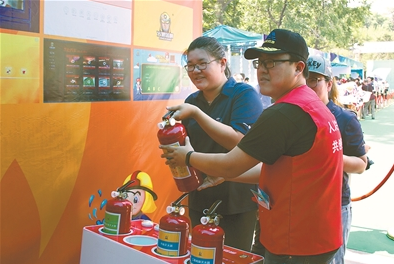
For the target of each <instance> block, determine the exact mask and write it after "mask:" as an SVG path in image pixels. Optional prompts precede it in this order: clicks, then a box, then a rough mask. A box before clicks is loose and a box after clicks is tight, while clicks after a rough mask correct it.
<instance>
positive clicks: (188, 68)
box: [184, 59, 219, 72]
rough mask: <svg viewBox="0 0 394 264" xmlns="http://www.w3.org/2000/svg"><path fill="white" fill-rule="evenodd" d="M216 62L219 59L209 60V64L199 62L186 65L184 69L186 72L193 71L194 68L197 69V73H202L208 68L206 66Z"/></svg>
mask: <svg viewBox="0 0 394 264" xmlns="http://www.w3.org/2000/svg"><path fill="white" fill-rule="evenodd" d="M218 60H219V59H214V60H211V61H210V62H201V63H198V64H188V65H185V66H184V68H185V69H186V71H188V72H192V71H194V69H195V68H197V70H199V71H202V70H205V69H206V68H207V67H208V64H210V63H211V62H214V61H218Z"/></svg>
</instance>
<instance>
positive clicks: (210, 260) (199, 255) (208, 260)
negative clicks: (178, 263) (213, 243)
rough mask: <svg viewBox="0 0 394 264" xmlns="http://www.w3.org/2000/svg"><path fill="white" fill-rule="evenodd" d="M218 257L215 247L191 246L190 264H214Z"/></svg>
mask: <svg viewBox="0 0 394 264" xmlns="http://www.w3.org/2000/svg"><path fill="white" fill-rule="evenodd" d="M215 256H216V248H215V247H200V246H197V245H194V244H192V245H191V252H190V263H191V264H214V263H215Z"/></svg>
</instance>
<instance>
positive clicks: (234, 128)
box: [168, 37, 263, 251]
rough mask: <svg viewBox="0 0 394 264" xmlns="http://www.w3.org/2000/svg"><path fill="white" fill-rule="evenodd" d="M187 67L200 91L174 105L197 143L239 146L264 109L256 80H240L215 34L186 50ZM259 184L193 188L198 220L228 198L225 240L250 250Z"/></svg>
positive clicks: (223, 210) (213, 149)
mask: <svg viewBox="0 0 394 264" xmlns="http://www.w3.org/2000/svg"><path fill="white" fill-rule="evenodd" d="M183 59H184V60H185V62H186V65H185V70H186V71H187V73H188V75H189V77H190V80H191V81H192V82H193V84H194V85H195V86H196V87H197V89H198V91H197V92H195V93H192V94H191V95H189V96H188V97H187V98H186V100H185V103H184V104H181V105H178V106H172V107H168V109H169V110H176V112H175V114H174V115H173V117H174V118H175V119H176V120H182V123H183V124H184V125H185V127H186V130H187V133H188V135H189V138H190V142H191V144H192V145H193V147H194V149H196V150H198V151H200V152H204V153H224V152H228V151H229V150H231V149H232V148H234V147H235V146H236V145H237V144H238V142H239V141H240V140H241V138H242V137H243V136H244V134H246V132H248V131H249V129H250V127H251V126H252V125H253V123H254V122H256V120H257V118H258V117H259V116H260V114H261V112H262V110H263V109H262V104H261V102H260V99H259V96H258V94H257V93H256V91H255V90H254V89H253V87H252V86H250V85H248V84H246V83H243V82H238V83H237V82H236V80H235V79H234V78H233V77H231V72H230V70H229V68H228V66H227V59H226V54H225V51H224V48H223V46H222V45H221V44H220V43H218V42H217V40H216V39H215V38H211V37H199V38H197V39H195V40H194V41H193V42H192V43H191V44H190V46H189V47H188V49H187V50H186V51H185V52H184V56H183ZM256 188H257V186H256V185H254V184H242V183H233V182H225V183H223V184H219V185H217V186H215V187H213V188H208V189H204V190H200V191H192V192H190V193H189V217H190V219H191V223H192V226H195V225H198V224H200V219H201V217H202V216H203V210H204V209H208V208H210V207H211V205H212V204H213V203H214V202H215V201H216V200H222V203H221V204H220V206H219V207H218V209H217V212H218V213H219V214H220V215H222V217H223V218H222V219H221V220H220V226H221V227H222V228H223V229H224V232H225V241H224V243H225V244H226V245H228V246H231V247H235V248H239V249H242V250H245V251H250V247H251V243H252V238H253V231H254V223H255V222H256V210H257V204H256V203H255V202H253V201H252V200H251V198H252V193H251V191H250V189H254V190H256Z"/></svg>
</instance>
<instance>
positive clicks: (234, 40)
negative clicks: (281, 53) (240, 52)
mask: <svg viewBox="0 0 394 264" xmlns="http://www.w3.org/2000/svg"><path fill="white" fill-rule="evenodd" d="M203 35H204V36H207V37H214V38H216V39H217V40H218V41H219V43H220V44H222V45H224V46H227V45H236V46H240V45H241V46H242V45H245V46H248V47H250V46H255V45H256V44H257V43H258V42H262V41H263V40H264V39H263V37H264V35H263V34H257V33H253V32H248V31H245V30H242V29H237V28H233V27H229V26H226V25H220V26H217V27H215V28H213V29H211V30H208V31H206V32H204V33H203Z"/></svg>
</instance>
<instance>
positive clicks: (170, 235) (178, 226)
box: [157, 193, 190, 257]
mask: <svg viewBox="0 0 394 264" xmlns="http://www.w3.org/2000/svg"><path fill="white" fill-rule="evenodd" d="M187 195H188V193H184V194H182V195H181V196H180V197H179V198H178V199H177V200H176V201H175V202H173V203H172V204H171V205H170V206H168V207H167V213H168V214H167V215H165V216H163V217H162V218H161V219H160V223H159V239H158V241H157V253H158V254H161V255H164V256H173V257H179V256H185V255H186V254H187V245H188V239H189V233H190V220H189V218H187V217H186V216H184V215H183V214H184V213H185V208H184V207H183V205H181V201H182V200H183V199H184V198H185V197H186V196H187Z"/></svg>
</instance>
